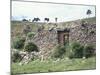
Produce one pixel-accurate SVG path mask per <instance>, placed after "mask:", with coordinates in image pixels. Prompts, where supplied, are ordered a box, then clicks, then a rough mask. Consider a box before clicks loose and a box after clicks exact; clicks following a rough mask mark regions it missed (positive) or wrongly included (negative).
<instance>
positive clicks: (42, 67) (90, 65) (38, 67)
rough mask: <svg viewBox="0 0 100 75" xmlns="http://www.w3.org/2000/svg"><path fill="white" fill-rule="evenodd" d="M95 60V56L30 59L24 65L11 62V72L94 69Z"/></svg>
mask: <svg viewBox="0 0 100 75" xmlns="http://www.w3.org/2000/svg"><path fill="white" fill-rule="evenodd" d="M95 68H96V60H95V57H91V58H88V59H66V60H65V59H61V60H60V61H59V62H53V61H52V60H49V61H48V62H46V61H44V62H40V61H39V60H36V61H32V62H30V63H28V64H26V65H22V66H20V65H18V63H15V64H12V68H11V70H12V73H13V74H16V73H37V72H57V71H69V70H86V69H95Z"/></svg>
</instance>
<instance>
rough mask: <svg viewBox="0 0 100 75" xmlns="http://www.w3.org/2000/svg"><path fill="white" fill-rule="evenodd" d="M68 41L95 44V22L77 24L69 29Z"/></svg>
mask: <svg viewBox="0 0 100 75" xmlns="http://www.w3.org/2000/svg"><path fill="white" fill-rule="evenodd" d="M69 41H70V42H79V43H81V44H83V45H85V44H94V45H95V44H96V24H92V25H86V26H85V27H83V26H77V27H74V28H71V29H70V33H69Z"/></svg>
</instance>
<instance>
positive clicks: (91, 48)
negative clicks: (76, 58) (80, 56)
mask: <svg viewBox="0 0 100 75" xmlns="http://www.w3.org/2000/svg"><path fill="white" fill-rule="evenodd" d="M84 50H85V53H84V55H85V57H86V58H88V57H91V56H93V55H94V50H95V49H94V46H93V45H87V46H85V47H84Z"/></svg>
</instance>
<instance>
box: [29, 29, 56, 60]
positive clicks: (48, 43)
mask: <svg viewBox="0 0 100 75" xmlns="http://www.w3.org/2000/svg"><path fill="white" fill-rule="evenodd" d="M57 38H58V36H57V31H56V30H51V31H48V30H42V31H39V32H37V34H36V35H35V36H34V38H33V39H31V41H32V42H34V43H35V44H36V45H37V46H38V48H39V50H40V51H39V53H38V54H39V56H40V57H42V56H44V57H45V59H46V58H48V57H49V55H50V54H51V52H52V50H53V48H54V47H55V46H56V45H57V44H58V40H57Z"/></svg>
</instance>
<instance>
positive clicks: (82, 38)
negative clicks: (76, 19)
mask: <svg viewBox="0 0 100 75" xmlns="http://www.w3.org/2000/svg"><path fill="white" fill-rule="evenodd" d="M67 33H68V32H67ZM29 41H31V42H34V43H35V44H36V45H37V46H38V48H39V50H40V51H39V53H38V56H39V57H40V58H41V57H43V59H47V58H48V57H49V56H50V55H51V53H52V51H53V50H54V47H56V46H57V45H58V33H57V30H56V29H53V30H41V31H39V32H37V34H36V35H35V36H34V38H32V39H31V40H29ZM72 42H79V43H81V44H83V45H85V44H93V45H95V44H96V24H91V25H85V26H82V25H80V26H76V27H74V28H70V31H69V43H72Z"/></svg>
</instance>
